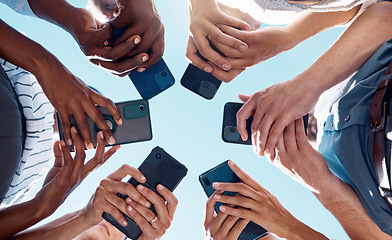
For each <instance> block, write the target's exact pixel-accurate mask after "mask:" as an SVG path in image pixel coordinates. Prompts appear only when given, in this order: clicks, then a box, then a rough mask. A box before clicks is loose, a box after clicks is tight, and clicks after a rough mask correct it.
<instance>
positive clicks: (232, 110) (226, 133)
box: [222, 102, 253, 145]
mask: <svg viewBox="0 0 392 240" xmlns="http://www.w3.org/2000/svg"><path fill="white" fill-rule="evenodd" d="M242 106H243V103H236V102H228V103H226V104H225V106H224V110H223V125H222V140H223V141H225V142H227V143H238V144H246V145H252V140H251V136H252V135H251V130H250V126H251V124H252V121H253V117H250V118H249V119H248V120H246V130H247V131H248V139H247V140H246V141H242V139H241V136H240V134H239V133H238V130H237V112H238V110H240V108H241V107H242Z"/></svg>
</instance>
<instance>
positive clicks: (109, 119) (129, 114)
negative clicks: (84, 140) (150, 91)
mask: <svg viewBox="0 0 392 240" xmlns="http://www.w3.org/2000/svg"><path fill="white" fill-rule="evenodd" d="M116 107H117V109H118V111H119V112H120V115H121V119H122V120H123V124H122V125H117V124H116V122H115V121H114V119H113V116H112V115H111V114H110V113H109V111H108V110H106V109H105V108H104V107H100V106H97V108H98V110H99V111H100V112H101V113H102V115H103V117H104V118H105V120H106V123H107V125H108V127H109V129H110V130H111V131H112V133H113V136H114V138H115V139H116V143H115V145H120V144H126V143H133V142H142V141H148V140H151V139H152V130H151V120H150V110H149V106H148V101H147V100H143V99H142V100H134V101H126V102H119V103H116ZM86 118H87V123H88V129H89V131H90V136H91V141H92V143H93V145H94V148H95V147H96V146H97V133H98V132H99V131H100V129H99V128H98V126H97V125H96V124H95V123H94V122H93V121H92V120H91V119H90V117H88V116H87V115H86ZM70 120H71V124H72V125H73V126H75V127H76V129H77V130H78V132H79V135H80V137H82V135H81V133H80V130H79V128H78V126H77V124H76V121H75V118H74V116H73V115H70ZM57 123H58V127H59V133H60V139H61V140H64V131H63V128H62V126H61V120H60V118H59V116H58V114H57ZM106 146H110V145H109V144H108V143H106ZM69 148H70V150H71V151H73V150H74V146H73V145H71V146H69Z"/></svg>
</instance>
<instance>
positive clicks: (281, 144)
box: [276, 132, 286, 155]
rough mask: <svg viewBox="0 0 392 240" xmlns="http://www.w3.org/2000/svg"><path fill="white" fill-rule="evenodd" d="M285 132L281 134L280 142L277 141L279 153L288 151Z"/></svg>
mask: <svg viewBox="0 0 392 240" xmlns="http://www.w3.org/2000/svg"><path fill="white" fill-rule="evenodd" d="M283 134H284V132H283ZM283 134H281V135H280V136H279V139H278V142H277V143H276V149H277V150H278V153H279V155H280V154H282V153H284V152H285V151H286V145H285V143H284V138H283Z"/></svg>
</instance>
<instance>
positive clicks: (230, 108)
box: [222, 102, 308, 145]
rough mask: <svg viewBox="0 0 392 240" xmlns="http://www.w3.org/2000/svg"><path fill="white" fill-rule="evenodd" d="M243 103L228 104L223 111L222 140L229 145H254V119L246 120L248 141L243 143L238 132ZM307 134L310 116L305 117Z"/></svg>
mask: <svg viewBox="0 0 392 240" xmlns="http://www.w3.org/2000/svg"><path fill="white" fill-rule="evenodd" d="M243 105H244V104H243V103H237V102H228V103H226V104H225V106H224V110H223V125H222V140H223V141H225V142H227V143H238V144H245V145H252V140H251V136H252V133H251V125H252V121H253V117H252V116H251V117H250V118H248V119H247V120H246V131H247V132H248V139H247V140H246V141H243V140H242V138H241V135H240V134H239V133H238V130H237V112H238V110H240V108H241V107H242V106H243ZM303 120H304V128H305V133H306V129H307V128H308V114H306V115H305V116H303Z"/></svg>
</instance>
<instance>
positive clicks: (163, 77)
mask: <svg viewBox="0 0 392 240" xmlns="http://www.w3.org/2000/svg"><path fill="white" fill-rule="evenodd" d="M129 78H130V79H131V81H132V83H133V85H135V87H136V89H137V91H138V92H139V94H140V96H141V97H142V98H143V99H151V98H153V97H155V96H156V95H158V94H159V93H161V92H163V91H165V90H166V89H168V88H169V87H171V86H173V84H174V82H175V80H174V76H173V74H172V73H171V72H170V70H169V68H168V67H167V65H166V63H165V61H164V60H163V58H161V59H159V61H158V62H157V63H155V64H154V65H153V66H152V67H150V68H149V69H146V70H145V71H144V72H138V71H136V70H134V71H132V72H131V73H130V74H129Z"/></svg>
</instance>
